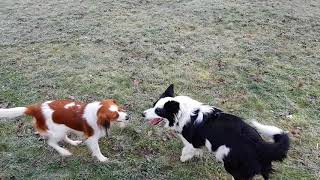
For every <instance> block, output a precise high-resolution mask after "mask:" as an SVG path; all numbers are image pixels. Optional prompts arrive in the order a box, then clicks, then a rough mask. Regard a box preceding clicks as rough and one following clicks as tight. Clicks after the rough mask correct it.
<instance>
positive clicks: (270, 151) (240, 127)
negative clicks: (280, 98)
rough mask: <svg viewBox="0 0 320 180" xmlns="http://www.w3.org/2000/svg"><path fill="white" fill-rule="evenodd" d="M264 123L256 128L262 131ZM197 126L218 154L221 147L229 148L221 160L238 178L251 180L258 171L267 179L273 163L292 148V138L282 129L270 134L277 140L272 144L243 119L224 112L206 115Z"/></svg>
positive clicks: (266, 128) (200, 134)
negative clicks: (290, 145)
mask: <svg viewBox="0 0 320 180" xmlns="http://www.w3.org/2000/svg"><path fill="white" fill-rule="evenodd" d="M254 125H257V124H255V123H254ZM259 125H261V124H259V123H258V126H259ZM261 126H264V128H265V129H264V130H268V128H269V129H270V127H271V126H265V125H261ZM261 126H260V127H257V126H256V128H257V129H258V130H259V128H260V130H261ZM196 127H197V128H196V129H198V130H197V134H199V136H200V137H201V138H200V137H199V138H200V139H202V141H205V140H208V141H209V142H210V143H211V148H212V151H216V153H217V151H219V147H221V146H225V147H226V148H228V151H227V153H226V154H225V156H224V157H223V159H222V160H223V162H224V166H225V169H226V170H227V171H228V172H229V173H230V174H231V175H232V176H233V177H234V178H236V179H250V178H252V177H253V176H254V175H256V174H262V175H263V177H264V178H265V179H268V176H269V174H270V172H271V171H272V167H271V162H272V161H281V160H283V159H284V158H285V157H286V154H287V151H288V149H289V138H288V136H287V135H286V134H284V133H283V132H282V131H280V129H277V130H279V131H277V132H274V134H272V133H271V134H269V135H270V136H271V138H273V139H274V143H269V142H266V141H264V140H263V139H262V137H261V136H260V134H259V133H258V131H257V130H256V129H255V128H253V127H251V126H250V125H248V124H247V123H245V122H244V121H243V120H242V119H241V118H239V117H237V116H234V115H231V114H227V113H224V112H212V113H208V114H206V115H204V117H203V120H202V122H201V123H199V124H197V125H196ZM272 128H275V127H272ZM194 134H195V133H194Z"/></svg>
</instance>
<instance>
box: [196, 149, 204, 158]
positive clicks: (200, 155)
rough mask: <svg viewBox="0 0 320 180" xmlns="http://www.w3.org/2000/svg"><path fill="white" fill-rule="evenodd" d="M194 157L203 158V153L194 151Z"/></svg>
mask: <svg viewBox="0 0 320 180" xmlns="http://www.w3.org/2000/svg"><path fill="white" fill-rule="evenodd" d="M194 155H195V156H197V157H202V156H203V151H202V150H196V151H195V153H194Z"/></svg>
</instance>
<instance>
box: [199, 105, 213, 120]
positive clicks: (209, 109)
mask: <svg viewBox="0 0 320 180" xmlns="http://www.w3.org/2000/svg"><path fill="white" fill-rule="evenodd" d="M212 111H213V107H212V106H209V105H201V106H200V108H199V113H198V117H197V119H196V121H195V122H196V123H201V122H202V120H203V115H204V114H207V113H210V112H212Z"/></svg>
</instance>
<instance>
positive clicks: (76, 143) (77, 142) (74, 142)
mask: <svg viewBox="0 0 320 180" xmlns="http://www.w3.org/2000/svg"><path fill="white" fill-rule="evenodd" d="M81 143H82V141H72V142H70V144H71V145H73V146H78V145H79V144H81Z"/></svg>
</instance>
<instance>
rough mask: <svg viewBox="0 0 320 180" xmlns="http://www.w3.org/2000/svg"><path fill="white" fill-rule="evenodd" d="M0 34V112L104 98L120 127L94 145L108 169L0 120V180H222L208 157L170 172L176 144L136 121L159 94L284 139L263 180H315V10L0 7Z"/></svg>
mask: <svg viewBox="0 0 320 180" xmlns="http://www.w3.org/2000/svg"><path fill="white" fill-rule="evenodd" d="M0 24H1V27H0V61H1V66H0V104H1V107H14V106H25V105H28V104H32V103H35V102H42V101H45V100H52V99H65V98H66V99H75V100H80V101H85V102H91V101H94V100H100V99H105V98H115V99H118V100H119V102H121V103H122V104H126V105H127V107H128V111H129V112H130V113H131V116H132V119H131V123H130V125H129V126H128V127H127V128H125V129H123V130H121V129H118V128H114V129H113V132H112V135H111V136H110V137H106V138H103V139H102V140H101V141H100V145H101V148H102V152H103V154H104V155H106V156H108V157H109V158H110V159H111V160H112V162H109V163H100V162H98V161H97V160H96V159H94V158H92V157H91V155H90V153H89V150H88V149H87V147H85V145H80V146H79V147H72V146H70V145H68V144H64V143H62V145H64V146H65V147H66V148H68V149H70V151H71V152H72V153H73V154H74V155H73V156H71V157H68V158H61V157H60V156H59V155H58V153H57V152H56V151H54V150H53V149H52V148H50V147H48V146H47V145H46V143H45V142H44V141H43V140H40V139H39V137H38V136H37V135H35V134H34V130H33V129H32V125H31V118H28V117H21V118H17V119H14V120H1V121H0V177H2V178H4V179H48V178H49V179H71V178H72V179H88V178H91V179H230V176H229V175H228V174H227V173H226V171H225V170H224V168H223V165H222V164H219V163H217V162H216V161H215V159H214V156H213V155H210V154H208V153H207V154H206V155H205V156H204V157H203V158H201V159H195V160H194V161H191V162H186V163H181V162H180V161H179V156H180V153H181V148H182V143H181V142H180V140H179V139H177V138H173V137H171V136H168V134H169V132H167V131H165V130H163V129H162V128H160V127H151V126H150V125H149V124H148V123H147V122H145V121H144V120H143V118H142V117H141V112H142V111H143V110H144V109H147V108H149V107H150V106H151V105H152V102H153V101H154V100H155V99H157V97H158V95H159V94H160V93H161V92H162V91H163V90H164V89H165V88H166V87H167V86H168V85H169V84H170V83H174V84H175V85H176V91H177V94H180V95H182V94H183V95H189V96H192V97H193V98H195V99H198V100H200V101H202V102H205V103H209V104H212V105H216V106H218V107H220V108H222V109H224V110H225V111H227V112H230V113H233V114H236V115H239V116H241V117H243V118H244V119H245V121H248V122H249V121H250V120H251V119H257V120H258V121H259V122H262V123H265V124H271V125H276V126H278V127H281V128H282V129H284V130H287V131H289V132H291V133H290V137H291V140H292V144H291V149H290V151H289V155H288V158H287V159H286V160H285V161H284V162H283V163H274V168H275V169H276V172H275V173H274V174H273V175H272V179H288V180H289V179H319V178H320V173H319V172H320V163H319V162H320V150H319V143H320V136H319V134H320V121H319V120H320V74H319V73H320V71H319V69H320V54H319V52H320V1H318V0H308V1H303V0H291V1H287V0H268V1H258V0H257V1H256V0H237V1H236V0H157V1H151V0H130V1H126V0H101V1H97V0H91V1H84V0H81V1H79V0H70V1H65V0H51V1H47V0H33V1H24V0H2V1H1V2H0ZM73 138H75V137H73ZM257 178H258V179H260V177H257Z"/></svg>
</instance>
